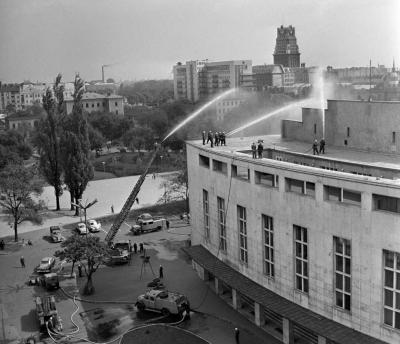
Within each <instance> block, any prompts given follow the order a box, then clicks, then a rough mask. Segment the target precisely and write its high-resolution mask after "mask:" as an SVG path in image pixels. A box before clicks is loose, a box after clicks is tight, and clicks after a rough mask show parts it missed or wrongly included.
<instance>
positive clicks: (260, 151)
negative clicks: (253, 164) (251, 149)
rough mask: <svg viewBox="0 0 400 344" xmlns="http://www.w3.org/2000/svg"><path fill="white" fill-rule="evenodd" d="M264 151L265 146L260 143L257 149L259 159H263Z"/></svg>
mask: <svg viewBox="0 0 400 344" xmlns="http://www.w3.org/2000/svg"><path fill="white" fill-rule="evenodd" d="M263 150H264V146H263V145H262V143H261V142H259V143H258V147H257V151H258V158H259V159H262V157H263Z"/></svg>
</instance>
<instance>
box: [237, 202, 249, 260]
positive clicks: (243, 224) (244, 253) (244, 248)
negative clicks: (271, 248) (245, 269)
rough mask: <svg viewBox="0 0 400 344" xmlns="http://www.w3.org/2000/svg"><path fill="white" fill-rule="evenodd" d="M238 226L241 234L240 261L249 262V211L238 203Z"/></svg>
mask: <svg viewBox="0 0 400 344" xmlns="http://www.w3.org/2000/svg"><path fill="white" fill-rule="evenodd" d="M236 211H237V226H238V235H239V261H240V262H241V263H242V264H246V265H247V264H248V262H249V255H248V244H247V211H246V208H245V207H242V206H240V205H237V208H236Z"/></svg>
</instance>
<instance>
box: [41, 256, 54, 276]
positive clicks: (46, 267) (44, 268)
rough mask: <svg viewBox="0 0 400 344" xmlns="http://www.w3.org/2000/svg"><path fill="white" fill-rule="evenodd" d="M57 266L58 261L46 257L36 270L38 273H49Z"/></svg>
mask: <svg viewBox="0 0 400 344" xmlns="http://www.w3.org/2000/svg"><path fill="white" fill-rule="evenodd" d="M55 264H56V259H55V258H54V257H44V258H42V260H41V261H40V264H39V265H38V267H37V268H36V272H43V273H49V272H51V269H52V267H53V266H54V265H55Z"/></svg>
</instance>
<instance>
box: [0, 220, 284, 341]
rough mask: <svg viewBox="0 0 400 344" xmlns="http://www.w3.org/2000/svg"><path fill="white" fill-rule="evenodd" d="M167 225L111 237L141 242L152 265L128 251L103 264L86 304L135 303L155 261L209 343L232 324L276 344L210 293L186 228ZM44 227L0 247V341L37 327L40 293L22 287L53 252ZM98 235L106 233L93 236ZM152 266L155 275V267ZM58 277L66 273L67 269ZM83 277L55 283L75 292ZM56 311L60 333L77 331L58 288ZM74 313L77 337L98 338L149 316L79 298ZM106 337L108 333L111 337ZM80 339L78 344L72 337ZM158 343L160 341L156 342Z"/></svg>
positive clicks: (228, 337)
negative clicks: (123, 260) (187, 252)
mask: <svg viewBox="0 0 400 344" xmlns="http://www.w3.org/2000/svg"><path fill="white" fill-rule="evenodd" d="M169 220H170V223H171V227H170V229H169V230H162V231H159V232H153V233H148V234H143V235H140V236H132V235H131V234H130V233H129V232H128V231H127V230H126V229H121V231H120V232H119V233H118V235H117V239H124V240H127V239H129V240H131V241H132V243H133V242H135V241H136V242H137V243H139V242H143V243H144V245H145V248H146V252H147V254H148V255H149V256H150V257H151V258H150V263H151V266H150V265H147V264H146V265H145V266H144V265H143V263H142V259H141V258H140V257H139V255H138V254H137V255H134V257H133V259H132V263H131V264H130V265H119V266H106V267H103V268H100V269H99V270H98V271H97V272H96V273H95V275H94V285H95V288H96V292H95V294H94V295H92V296H90V297H86V299H88V300H90V301H99V300H100V301H104V300H113V301H129V302H134V301H135V300H136V298H137V296H138V295H139V294H140V293H143V292H144V291H145V289H146V285H147V283H148V282H149V281H150V280H152V279H153V278H154V277H155V276H157V275H158V269H159V266H160V265H162V266H163V268H164V284H165V285H166V287H167V288H168V290H172V291H178V292H181V293H183V294H185V295H186V296H187V297H188V298H189V300H190V303H191V307H193V308H194V309H195V310H196V312H195V313H192V316H191V320H190V321H189V322H187V323H185V324H184V325H183V328H185V329H187V330H189V331H193V332H194V333H196V334H197V335H199V336H201V337H203V338H205V339H206V340H209V341H210V342H212V343H218V344H219V343H221V344H225V343H226V344H228V343H234V328H235V327H239V328H240V332H241V334H240V338H241V340H240V343H249V344H250V343H251V344H261V343H273V344H275V343H279V342H278V341H277V340H275V339H272V338H270V337H269V336H268V335H267V334H266V333H265V332H264V331H263V330H261V329H260V328H258V327H257V326H255V325H254V324H252V323H251V322H250V321H248V320H247V319H246V318H245V317H243V316H242V315H241V314H239V313H237V312H236V311H234V310H233V309H232V307H231V306H229V305H228V304H226V303H225V302H224V301H223V300H222V299H221V298H219V297H218V296H217V295H215V293H214V292H213V291H212V290H210V289H208V288H209V287H208V286H207V284H205V283H204V281H202V280H201V279H200V278H199V277H198V276H197V274H196V273H195V271H194V270H193V269H192V266H191V263H190V261H189V260H188V259H187V257H186V256H184V254H183V252H182V251H181V250H180V248H181V247H182V246H184V245H186V244H187V240H188V239H189V238H190V232H191V227H190V225H188V224H187V223H185V222H184V221H181V220H180V219H178V218H171V217H170V218H169ZM70 233H71V230H67V229H63V235H64V236H68V235H70ZM47 234H48V230H47V229H41V230H37V231H32V232H28V233H24V234H22V235H21V236H22V238H24V239H25V242H27V240H32V242H33V245H32V246H23V247H20V246H11V244H9V246H8V247H7V251H0V263H1V264H0V273H1V276H2V278H1V279H0V317H1V319H0V328H1V330H0V343H11V342H12V341H13V340H16V339H20V338H26V337H28V336H29V335H30V334H33V333H35V332H37V330H38V324H37V319H36V314H35V311H34V302H33V301H34V297H35V296H37V295H41V294H43V293H45V291H44V290H43V288H41V287H30V286H27V285H26V282H27V281H28V279H29V277H30V275H31V274H32V272H33V269H34V267H35V266H36V265H37V264H38V262H39V260H40V259H41V258H42V257H44V256H51V255H52V254H53V253H54V251H55V250H57V249H59V244H53V243H49V242H48V241H47V240H45V237H46V235H47ZM96 235H99V236H100V237H101V238H104V235H105V233H102V232H100V233H98V234H96ZM21 255H23V256H24V257H25V262H26V268H22V267H20V263H19V258H20V256H21ZM152 270H153V271H154V275H155V276H154V275H153V272H152ZM63 273H64V274H67V275H68V274H69V267H68V266H65V267H64V270H63ZM84 282H85V279H84V278H79V277H77V278H76V279H75V278H72V279H70V278H67V279H64V280H63V281H62V282H61V285H62V286H63V288H65V289H66V290H67V291H68V293H70V294H72V295H78V296H80V294H79V292H78V290H79V289H81V288H82V287H83V285H84ZM54 295H55V297H56V301H57V309H58V310H59V313H60V315H61V318H62V321H63V325H64V332H71V331H74V330H76V327H75V326H74V325H73V324H72V323H71V320H70V317H71V314H72V313H73V312H74V311H75V310H76V306H75V304H74V303H73V302H72V300H71V299H69V298H67V297H66V296H65V295H64V294H62V293H61V292H60V291H57V292H54ZM77 305H78V306H79V310H78V312H77V314H76V315H75V316H74V317H73V319H74V321H75V322H76V323H77V325H78V326H79V327H80V329H81V330H80V331H79V333H77V334H76V336H77V337H79V338H86V337H88V338H89V339H91V340H94V341H96V342H104V341H105V339H107V338H108V339H109V338H114V337H115V336H118V335H120V334H122V333H123V332H125V331H126V330H128V329H129V328H131V327H134V326H135V325H137V324H141V323H143V321H144V320H146V319H148V315H147V316H146V317H145V318H144V319H143V318H141V317H139V316H137V315H136V311H135V310H134V309H133V308H132V306H131V305H118V304H112V305H105V304H102V303H97V304H96V303H87V302H77ZM110 336H111V337H110ZM78 342H81V341H79V340H78ZM161 342H162V341H160V343H161Z"/></svg>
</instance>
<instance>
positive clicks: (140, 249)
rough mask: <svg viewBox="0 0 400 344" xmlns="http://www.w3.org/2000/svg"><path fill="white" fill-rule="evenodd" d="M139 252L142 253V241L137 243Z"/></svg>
mask: <svg viewBox="0 0 400 344" xmlns="http://www.w3.org/2000/svg"><path fill="white" fill-rule="evenodd" d="M139 253H143V243H142V242H141V243H140V244H139Z"/></svg>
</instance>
